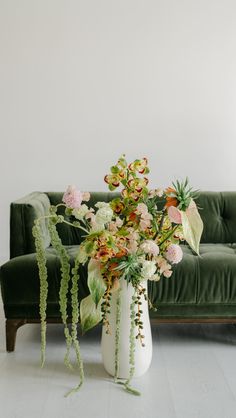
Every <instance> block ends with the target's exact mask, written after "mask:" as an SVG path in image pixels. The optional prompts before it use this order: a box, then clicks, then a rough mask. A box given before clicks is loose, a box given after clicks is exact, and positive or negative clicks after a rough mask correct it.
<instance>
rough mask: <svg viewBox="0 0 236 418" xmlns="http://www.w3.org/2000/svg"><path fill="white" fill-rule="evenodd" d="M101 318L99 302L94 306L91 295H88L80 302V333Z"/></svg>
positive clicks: (91, 326)
mask: <svg viewBox="0 0 236 418" xmlns="http://www.w3.org/2000/svg"><path fill="white" fill-rule="evenodd" d="M101 319H102V314H101V302H100V303H99V304H98V306H97V307H96V305H95V303H94V301H93V299H92V296H91V295H89V296H87V297H86V298H84V299H83V300H82V301H81V303H80V322H81V328H82V333H83V334H84V333H85V332H86V331H88V330H89V329H91V328H93V327H94V326H95V325H97V324H98V323H99V322H100V321H101Z"/></svg>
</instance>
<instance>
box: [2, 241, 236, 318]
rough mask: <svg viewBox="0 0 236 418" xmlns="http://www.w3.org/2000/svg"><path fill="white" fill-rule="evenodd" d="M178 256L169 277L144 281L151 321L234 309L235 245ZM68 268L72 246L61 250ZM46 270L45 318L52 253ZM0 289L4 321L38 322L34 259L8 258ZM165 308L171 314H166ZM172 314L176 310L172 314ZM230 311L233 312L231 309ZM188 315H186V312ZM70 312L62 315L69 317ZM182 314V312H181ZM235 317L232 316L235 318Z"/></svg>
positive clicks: (56, 284)
mask: <svg viewBox="0 0 236 418" xmlns="http://www.w3.org/2000/svg"><path fill="white" fill-rule="evenodd" d="M182 248H183V252H184V257H183V260H182V262H181V263H179V264H178V265H176V266H175V267H174V271H173V274H172V276H171V277H170V278H162V279H161V280H160V281H159V282H149V297H150V299H151V301H152V302H153V304H154V305H156V306H157V307H159V309H158V311H157V313H156V314H155V316H158V315H160V316H162V313H163V316H165V315H166V314H167V313H168V315H169V314H170V313H171V312H172V311H171V310H170V307H172V308H173V312H172V313H173V315H176V314H177V311H178V309H180V308H181V311H182V309H185V308H186V309H187V310H190V311H191V310H192V309H194V311H191V312H192V315H195V316H196V315H198V313H199V314H201V309H203V310H204V313H203V315H207V312H208V310H209V307H210V309H212V308H211V307H212V306H213V305H214V309H216V312H218V311H217V310H219V309H220V310H219V314H222V312H224V309H225V308H224V306H226V305H228V307H229V314H230V312H231V311H230V309H231V308H230V306H231V307H233V306H235V309H236V244H201V245H200V254H201V256H200V257H198V256H197V255H195V254H193V253H192V251H191V250H190V248H189V247H188V246H187V245H183V246H182ZM66 249H67V251H68V254H69V255H70V260H71V264H72V263H73V260H74V258H75V255H76V253H77V250H78V246H67V247H66ZM46 255H47V268H48V283H49V287H48V308H47V315H48V317H59V316H60V313H59V305H58V294H59V289H60V260H59V258H58V256H57V255H56V252H55V250H54V249H53V248H49V249H47V252H46ZM0 273H1V288H2V296H3V301H4V308H5V314H6V317H8V318H9V317H17V316H19V313H21V317H22V316H25V317H27V318H30V317H34V318H37V317H39V308H38V304H39V290H40V285H39V277H38V267H37V262H36V256H35V254H27V255H24V256H19V257H15V258H13V259H11V260H10V261H8V262H7V263H5V264H4V265H3V266H2V267H1V270H0ZM79 274H80V280H79V299H82V298H84V297H86V296H87V295H88V293H89V291H88V287H87V275H86V269H85V268H84V267H81V268H80V271H79ZM172 308H171V309H172ZM175 309H177V311H175ZM233 309H234V308H233ZM190 311H189V313H190V314H191V312H190ZM69 312H70V311H68V313H69ZM186 312H187V311H186ZM235 313H236V312H234V314H235Z"/></svg>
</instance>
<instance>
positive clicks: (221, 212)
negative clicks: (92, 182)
mask: <svg viewBox="0 0 236 418" xmlns="http://www.w3.org/2000/svg"><path fill="white" fill-rule="evenodd" d="M47 194H48V197H49V200H50V202H51V204H53V205H56V204H57V203H59V202H61V200H62V193H59V192H57V193H56V192H51V193H47ZM117 196H119V193H112V192H108V193H105V192H91V199H90V201H89V206H93V207H94V205H95V203H96V202H98V201H104V202H109V201H110V200H111V199H113V198H114V197H117ZM196 203H197V205H198V207H199V213H200V215H201V218H202V220H203V224H204V229H203V234H202V239H201V242H202V243H236V192H200V193H199V197H198V199H197V200H196ZM58 228H59V233H60V236H61V238H62V241H63V243H64V244H66V245H73V244H76V243H77V244H78V243H80V242H81V232H80V230H78V229H76V228H70V227H68V226H67V225H65V224H60V225H58Z"/></svg>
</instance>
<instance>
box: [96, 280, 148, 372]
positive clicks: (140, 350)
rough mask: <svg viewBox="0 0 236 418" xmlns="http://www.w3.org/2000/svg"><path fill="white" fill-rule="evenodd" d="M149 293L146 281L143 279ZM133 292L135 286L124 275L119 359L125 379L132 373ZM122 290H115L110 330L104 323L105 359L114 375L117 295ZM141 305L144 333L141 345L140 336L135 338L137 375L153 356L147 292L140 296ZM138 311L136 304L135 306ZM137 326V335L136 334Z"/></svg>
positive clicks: (103, 351)
mask: <svg viewBox="0 0 236 418" xmlns="http://www.w3.org/2000/svg"><path fill="white" fill-rule="evenodd" d="M141 285H142V287H143V288H145V290H146V294H147V281H143V282H142V283H141ZM133 296H134V288H133V286H132V285H131V284H127V281H126V280H124V279H121V280H120V338H119V350H118V353H119V359H118V364H119V368H118V376H117V377H119V378H123V379H126V378H128V377H129V369H130V364H129V349H130V327H131V319H130V305H131V303H132V297H133ZM118 297H119V290H117V291H114V292H112V296H111V301H110V302H111V308H110V314H108V320H109V325H110V334H107V333H106V329H105V327H104V326H103V329H102V341H101V350H102V360H103V364H104V367H105V370H106V371H107V372H108V373H109V374H110V375H112V376H115V351H116V314H117V298H118ZM140 301H141V302H142V305H140V309H141V310H142V314H141V319H142V322H143V324H142V326H143V328H142V335H144V339H143V343H144V346H142V344H141V342H140V340H139V339H136V338H135V357H134V358H135V373H134V377H138V376H141V375H143V374H144V373H145V372H146V371H147V370H148V368H149V366H150V364H151V360H152V335H151V326H150V319H149V310H148V301H147V300H145V298H144V295H142V296H141V299H140ZM135 309H136V311H137V309H138V308H137V306H135ZM136 331H137V328H136V327H135V335H136V334H137V332H136Z"/></svg>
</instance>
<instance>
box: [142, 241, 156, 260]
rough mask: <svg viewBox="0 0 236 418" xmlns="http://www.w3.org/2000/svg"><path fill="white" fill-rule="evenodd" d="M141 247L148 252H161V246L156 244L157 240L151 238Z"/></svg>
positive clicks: (153, 253)
mask: <svg viewBox="0 0 236 418" xmlns="http://www.w3.org/2000/svg"><path fill="white" fill-rule="evenodd" d="M140 248H141V249H142V250H143V251H144V252H145V253H147V254H150V255H154V256H156V255H158V254H159V247H158V245H157V244H156V242H155V241H153V240H151V239H147V240H146V241H144V242H143V243H142V244H141V246H140Z"/></svg>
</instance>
